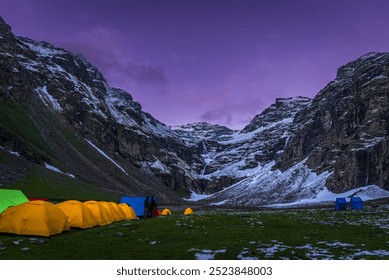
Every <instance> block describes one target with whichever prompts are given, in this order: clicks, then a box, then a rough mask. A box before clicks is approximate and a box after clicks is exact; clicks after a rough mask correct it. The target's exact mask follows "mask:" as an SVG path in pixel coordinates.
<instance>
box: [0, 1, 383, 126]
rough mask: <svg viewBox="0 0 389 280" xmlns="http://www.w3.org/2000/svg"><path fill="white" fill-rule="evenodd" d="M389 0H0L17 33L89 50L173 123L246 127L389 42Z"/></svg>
mask: <svg viewBox="0 0 389 280" xmlns="http://www.w3.org/2000/svg"><path fill="white" fill-rule="evenodd" d="M388 11H389V1H376V0H370V1H358V0H353V1H341V0H337V1H314V0H301V1H299V0H293V1H287V0H278V1H277V0H268V1H261V0H257V1H251V0H224V1H222V0H203V1H191V0H186V1H185V0H143V1H142V0H134V1H129V0H110V1H99V0H82V1H80V0H78V1H76V0H67V1H55V0H34V1H29V0H8V1H7V0H0V16H1V17H3V18H4V20H5V21H6V22H7V23H8V24H9V25H11V27H12V30H13V32H14V33H15V34H16V35H18V36H26V37H30V38H32V39H35V40H44V41H47V42H49V43H52V44H54V45H56V46H59V47H63V48H65V49H68V50H70V51H72V52H73V53H77V54H82V55H83V56H84V57H86V58H87V59H88V60H89V61H90V62H91V63H92V64H94V65H95V66H96V67H98V68H99V69H100V71H101V72H102V73H103V75H104V76H105V78H106V79H107V81H108V83H109V84H110V85H111V86H115V87H119V88H122V89H125V90H126V91H128V92H129V93H131V95H132V96H133V98H134V99H135V100H136V101H138V102H140V103H141V105H142V107H143V110H144V111H146V112H149V113H151V114H152V115H153V116H154V117H156V118H157V119H159V120H161V121H162V122H164V123H166V124H168V125H177V124H186V123H190V122H198V121H206V122H210V123H218V124H222V125H226V126H228V127H231V128H242V127H244V126H245V125H247V124H248V123H249V121H250V120H251V119H252V118H253V117H254V116H255V115H256V114H259V113H260V112H261V111H262V110H263V109H265V108H266V107H268V106H269V105H270V104H271V103H273V102H274V101H275V98H276V97H292V96H298V95H302V96H310V97H313V96H314V95H316V94H317V92H318V91H319V90H320V89H321V88H323V87H324V86H325V85H326V84H327V83H328V82H330V81H331V80H332V79H334V78H335V75H336V70H337V68H338V67H340V66H341V65H343V64H345V63H347V62H349V61H351V60H354V59H356V58H357V57H359V56H361V55H363V54H365V53H368V52H372V51H389V12H388Z"/></svg>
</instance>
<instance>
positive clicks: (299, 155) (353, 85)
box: [278, 53, 389, 192]
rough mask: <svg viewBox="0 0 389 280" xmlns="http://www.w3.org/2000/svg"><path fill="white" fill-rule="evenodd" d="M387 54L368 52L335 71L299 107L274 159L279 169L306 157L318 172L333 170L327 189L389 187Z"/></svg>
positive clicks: (388, 188)
mask: <svg viewBox="0 0 389 280" xmlns="http://www.w3.org/2000/svg"><path fill="white" fill-rule="evenodd" d="M388 94H389V54H387V53H370V54H367V55H365V56H362V57H361V58H359V59H357V60H356V61H353V62H350V63H348V64H346V65H345V66H343V67H341V68H340V69H339V70H338V73H337V77H336V79H335V80H334V81H332V82H330V83H329V84H328V85H327V86H326V87H325V88H324V89H323V90H321V91H320V92H319V93H318V95H317V96H316V97H315V98H314V99H313V101H312V104H311V106H310V107H308V108H306V109H305V110H302V111H301V112H299V113H298V114H297V116H296V119H295V122H294V126H296V127H297V131H296V133H295V135H294V137H293V138H292V139H291V141H290V144H289V145H288V147H287V148H286V149H285V152H284V154H283V155H282V156H281V157H280V158H279V159H278V166H279V167H280V168H281V170H285V169H287V168H289V167H291V166H292V165H293V164H295V163H296V162H299V161H301V160H303V159H305V158H307V165H308V166H309V167H310V168H311V169H313V170H315V171H316V172H318V173H321V172H325V171H333V173H332V175H331V176H330V177H329V178H328V180H327V186H328V187H329V189H330V190H333V191H336V192H340V191H346V190H349V189H353V188H356V187H361V186H365V185H372V184H375V185H379V186H381V187H383V188H384V189H387V190H389V181H388V179H389V178H388V176H389V173H388V172H389V169H388V131H389V130H388V129H389V114H388V112H389V111H388V110H389V99H388V98H389V95H388Z"/></svg>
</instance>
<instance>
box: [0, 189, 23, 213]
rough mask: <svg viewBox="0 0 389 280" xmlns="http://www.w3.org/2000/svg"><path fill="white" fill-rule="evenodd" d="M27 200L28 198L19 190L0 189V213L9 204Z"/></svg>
mask: <svg viewBox="0 0 389 280" xmlns="http://www.w3.org/2000/svg"><path fill="white" fill-rule="evenodd" d="M24 202H28V198H27V197H26V196H25V195H24V194H23V193H22V191H20V190H9V189H0V213H3V211H4V210H5V209H7V208H8V207H10V206H16V205H20V204H22V203H24Z"/></svg>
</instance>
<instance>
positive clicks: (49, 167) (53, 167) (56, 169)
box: [45, 162, 76, 179]
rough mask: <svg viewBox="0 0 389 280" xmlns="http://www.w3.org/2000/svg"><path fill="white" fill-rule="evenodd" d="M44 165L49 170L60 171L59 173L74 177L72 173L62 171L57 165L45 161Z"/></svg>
mask: <svg viewBox="0 0 389 280" xmlns="http://www.w3.org/2000/svg"><path fill="white" fill-rule="evenodd" d="M45 167H46V168H47V169H49V170H51V171H54V172H58V173H61V174H65V175H67V176H69V177H72V178H73V179H75V178H76V177H75V176H74V175H73V174H71V173H66V172H63V171H61V170H59V169H58V168H57V167H55V166H52V165H50V164H48V163H47V162H45Z"/></svg>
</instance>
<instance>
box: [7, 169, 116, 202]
mask: <svg viewBox="0 0 389 280" xmlns="http://www.w3.org/2000/svg"><path fill="white" fill-rule="evenodd" d="M1 188H4V189H18V190H21V191H22V192H23V193H24V194H25V195H26V196H27V197H45V198H49V199H50V201H54V202H55V201H63V200H68V199H76V200H81V201H84V200H90V199H93V200H109V201H116V202H118V200H119V198H120V197H119V196H115V195H113V194H109V193H105V192H103V191H102V190H101V189H100V188H98V187H96V186H94V185H92V184H88V183H86V182H84V181H81V180H79V179H73V178H71V177H69V176H67V175H64V174H61V173H56V172H52V171H49V170H46V169H45V168H43V167H41V168H37V169H36V171H35V172H33V173H30V174H29V175H28V176H26V177H25V178H23V179H22V180H20V181H18V182H15V183H11V184H8V185H3V186H1Z"/></svg>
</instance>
